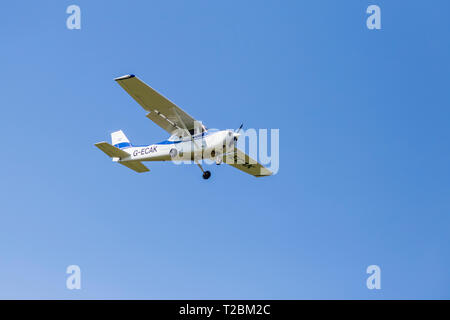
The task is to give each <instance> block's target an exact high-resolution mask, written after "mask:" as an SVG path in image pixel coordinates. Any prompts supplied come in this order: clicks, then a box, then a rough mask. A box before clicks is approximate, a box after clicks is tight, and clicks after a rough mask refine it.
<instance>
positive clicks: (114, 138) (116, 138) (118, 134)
mask: <svg viewBox="0 0 450 320" xmlns="http://www.w3.org/2000/svg"><path fill="white" fill-rule="evenodd" d="M111 143H112V145H113V146H114V147H116V148H119V149H122V148H126V147H131V143H130V140H128V138H127V136H126V135H125V133H123V131H122V130H119V131H115V132H113V133H111Z"/></svg>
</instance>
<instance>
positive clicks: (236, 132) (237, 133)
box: [233, 123, 244, 142]
mask: <svg viewBox="0 0 450 320" xmlns="http://www.w3.org/2000/svg"><path fill="white" fill-rule="evenodd" d="M243 126H244V124H243V123H242V124H241V126H240V127H239V128H238V129H237V130H235V131H234V137H233V140H234V142H236V141H237V140H238V138H239V136H240V135H241V134H240V133H239V131H241V129H242V127H243Z"/></svg>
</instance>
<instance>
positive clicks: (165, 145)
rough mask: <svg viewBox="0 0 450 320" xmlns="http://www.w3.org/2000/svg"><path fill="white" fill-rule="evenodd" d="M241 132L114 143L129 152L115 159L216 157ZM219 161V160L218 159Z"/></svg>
mask: <svg viewBox="0 0 450 320" xmlns="http://www.w3.org/2000/svg"><path fill="white" fill-rule="evenodd" d="M238 136H239V134H237V133H235V132H234V131H233V130H221V131H216V130H208V131H204V132H203V133H199V134H196V135H193V136H192V138H193V139H191V137H189V136H188V137H182V138H179V137H176V136H175V137H174V136H172V137H170V138H169V139H168V140H164V141H162V142H159V143H155V144H150V145H144V146H133V145H131V144H129V143H126V144H124V145H121V144H117V145H114V146H115V147H117V148H120V149H121V150H123V151H125V152H127V153H129V154H130V155H129V156H128V157H126V158H122V159H120V160H119V159H115V161H118V162H126V161H170V160H173V159H179V160H194V159H205V158H208V159H214V158H218V157H219V156H221V155H222V154H223V153H225V152H226V149H227V148H228V147H231V146H232V144H233V143H234V140H235V139H237V137H238ZM218 161H219V160H218Z"/></svg>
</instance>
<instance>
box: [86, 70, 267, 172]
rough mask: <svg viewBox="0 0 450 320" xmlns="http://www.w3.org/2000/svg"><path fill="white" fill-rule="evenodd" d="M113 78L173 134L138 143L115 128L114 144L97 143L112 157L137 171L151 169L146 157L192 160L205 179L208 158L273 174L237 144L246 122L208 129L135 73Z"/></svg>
mask: <svg viewBox="0 0 450 320" xmlns="http://www.w3.org/2000/svg"><path fill="white" fill-rule="evenodd" d="M114 80H115V81H116V82H117V83H118V84H119V85H120V86H121V87H122V88H123V89H125V91H126V92H127V93H128V94H129V95H130V96H131V97H132V98H133V99H134V100H136V102H137V103H139V104H140V105H141V107H142V108H144V109H145V110H146V111H147V112H148V113H147V115H146V116H147V118H149V119H150V120H152V121H153V122H154V123H156V124H157V125H158V126H159V127H161V128H162V129H164V130H165V131H167V132H168V133H170V137H169V138H168V139H167V140H164V141H161V142H159V143H154V144H150V145H140V146H137V145H133V144H131V142H130V140H129V139H128V138H127V137H126V135H125V134H124V132H123V131H122V130H118V131H114V132H112V133H111V144H109V143H108V142H99V143H96V144H95V146H96V147H97V148H99V149H100V150H102V151H103V152H104V153H105V154H107V155H108V156H109V157H110V158H112V161H114V162H117V163H119V164H121V165H124V166H126V167H128V168H130V169H132V170H134V171H136V172H147V171H150V170H149V169H148V168H147V167H146V166H145V165H144V164H143V163H142V162H144V161H179V160H187V161H188V162H191V161H193V162H195V164H196V165H197V166H198V167H199V168H200V170H201V171H202V173H203V179H209V178H210V177H211V172H210V171H208V170H204V169H203V166H202V163H201V161H202V160H206V159H209V160H213V161H215V162H216V164H217V165H220V164H221V163H226V164H229V165H230V166H232V167H235V168H236V169H238V170H241V171H243V172H245V173H248V174H250V175H252V176H254V177H265V176H270V175H272V174H274V173H273V172H272V171H270V170H269V169H267V168H265V167H264V166H263V165H261V164H260V163H258V162H257V161H256V160H255V159H253V158H251V157H250V156H249V155H247V154H245V152H243V151H241V150H239V149H238V148H237V142H238V139H239V136H241V134H240V133H239V132H240V130H241V129H242V127H243V124H241V126H240V127H239V128H238V129H237V130H232V129H226V130H218V129H209V130H208V129H207V128H206V127H205V126H203V125H202V124H201V123H200V121H197V120H195V119H194V118H192V117H191V116H190V115H189V114H187V113H186V112H185V111H183V110H182V109H181V108H179V107H178V106H176V105H175V104H174V103H172V102H171V101H170V100H168V99H167V98H165V97H164V96H162V95H161V94H159V93H158V92H156V91H155V90H154V89H152V88H151V87H150V86H148V85H147V84H145V83H144V82H142V81H141V80H140V79H139V78H138V77H136V76H135V75H133V74H130V75H125V76H122V77H119V78H116V79H114ZM250 140H251V139H250ZM244 142H245V141H244ZM250 142H251V141H250ZM255 143H256V141H255Z"/></svg>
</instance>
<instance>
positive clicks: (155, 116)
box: [114, 75, 196, 134]
mask: <svg viewBox="0 0 450 320" xmlns="http://www.w3.org/2000/svg"><path fill="white" fill-rule="evenodd" d="M114 80H116V81H117V83H118V84H120V86H121V87H122V88H124V89H125V91H126V92H128V94H129V95H130V96H131V97H133V99H134V100H136V101H137V103H139V104H140V105H141V106H142V108H144V109H145V110H147V111H148V112H149V113H148V114H147V118H149V119H150V120H152V121H153V122H154V123H156V124H157V125H158V126H160V127H161V128H162V129H164V130H166V131H167V132H169V133H170V134H172V133H173V132H174V131H176V130H178V129H179V130H181V131H186V130H188V131H191V133H192V132H193V131H192V130H193V129H194V126H195V121H196V120H195V119H194V118H192V117H191V116H190V115H188V114H187V113H186V112H185V111H183V110H182V109H181V108H179V107H178V106H176V105H175V104H174V103H172V102H171V101H170V100H169V99H167V98H165V97H164V96H162V95H161V94H159V93H158V92H156V91H155V90H153V89H152V88H151V87H150V86H148V85H147V84H145V83H144V82H143V81H141V80H140V79H139V78H138V77H136V76H135V75H126V76H123V77H119V78H116V79H114Z"/></svg>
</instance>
